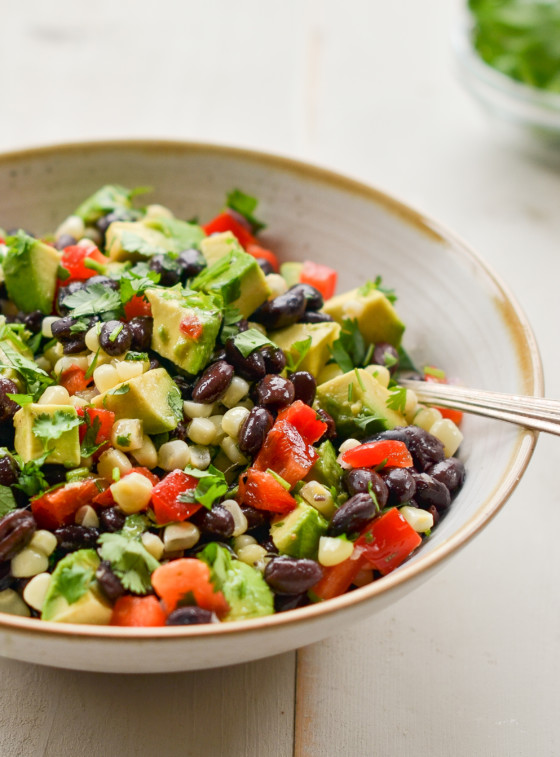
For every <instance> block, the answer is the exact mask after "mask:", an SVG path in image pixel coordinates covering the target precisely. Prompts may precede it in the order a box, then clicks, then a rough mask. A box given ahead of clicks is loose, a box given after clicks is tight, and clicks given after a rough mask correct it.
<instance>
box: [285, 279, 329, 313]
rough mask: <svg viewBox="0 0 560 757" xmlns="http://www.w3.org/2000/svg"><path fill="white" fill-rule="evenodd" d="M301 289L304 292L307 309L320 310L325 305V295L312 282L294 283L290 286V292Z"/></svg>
mask: <svg viewBox="0 0 560 757" xmlns="http://www.w3.org/2000/svg"><path fill="white" fill-rule="evenodd" d="M296 290H299V291H300V292H302V294H303V296H304V297H305V301H306V306H305V309H306V310H320V309H321V308H322V307H323V295H322V294H321V292H320V291H319V290H318V289H315V287H313V286H311V284H294V285H293V286H291V287H290V288H289V290H288V291H289V292H294V291H296Z"/></svg>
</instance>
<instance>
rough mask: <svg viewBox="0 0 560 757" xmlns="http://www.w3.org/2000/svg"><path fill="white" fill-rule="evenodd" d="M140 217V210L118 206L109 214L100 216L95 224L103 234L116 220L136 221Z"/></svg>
mask: <svg viewBox="0 0 560 757" xmlns="http://www.w3.org/2000/svg"><path fill="white" fill-rule="evenodd" d="M137 218H138V211H137V210H132V209H128V208H116V209H115V210H112V211H111V212H110V213H107V215H104V216H101V218H98V219H97V221H96V223H95V225H96V226H97V228H98V229H99V231H100V232H101V233H102V234H105V232H106V231H107V229H108V228H109V226H110V225H111V224H112V223H114V222H115V221H135V220H136V219H137Z"/></svg>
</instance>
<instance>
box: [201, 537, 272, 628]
mask: <svg viewBox="0 0 560 757" xmlns="http://www.w3.org/2000/svg"><path fill="white" fill-rule="evenodd" d="M199 557H200V558H201V559H202V560H204V562H205V563H207V564H208V565H209V566H210V570H211V575H212V583H213V584H214V586H215V588H216V590H217V591H222V592H223V594H224V596H225V598H226V600H227V603H228V604H229V607H230V610H229V612H228V614H227V615H226V616H225V618H224V620H225V621H232V620H247V619H248V618H260V617H262V616H263V615H272V613H273V612H274V597H273V594H272V591H271V590H270V588H269V587H268V584H267V583H266V581H265V580H264V578H263V577H262V574H261V572H260V571H259V570H257V569H256V568H252V567H251V566H250V565H247V564H246V563H244V562H241V560H235V559H234V558H233V557H232V556H231V555H230V553H229V552H228V550H227V549H224V547H220V546H218V545H217V544H216V543H215V542H212V543H210V544H208V546H207V547H205V548H204V550H203V551H202V552H200V554H199Z"/></svg>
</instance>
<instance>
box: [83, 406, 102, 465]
mask: <svg viewBox="0 0 560 757" xmlns="http://www.w3.org/2000/svg"><path fill="white" fill-rule="evenodd" d="M84 422H85V425H86V433H85V436H84V439H83V441H82V444H81V447H80V454H81V456H82V457H91V455H93V454H94V453H95V452H97V450H98V449H99V448H100V447H102V446H103V445H104V444H105V442H104V441H102V442H99V444H97V443H96V440H97V434H98V433H99V429H100V428H101V421H100V420H99V417H98V416H97V415H95V416H94V417H93V420H92V418H91V415H90V414H89V413H88V412H85V413H84Z"/></svg>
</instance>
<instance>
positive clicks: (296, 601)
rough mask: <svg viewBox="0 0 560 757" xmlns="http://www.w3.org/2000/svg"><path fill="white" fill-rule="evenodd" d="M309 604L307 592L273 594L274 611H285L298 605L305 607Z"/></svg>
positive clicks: (294, 608)
mask: <svg viewBox="0 0 560 757" xmlns="http://www.w3.org/2000/svg"><path fill="white" fill-rule="evenodd" d="M308 604H309V597H308V596H307V592H303V594H285V595H283V594H275V595H274V611H275V612H286V611H287V610H296V609H297V608H298V607H305V605H308Z"/></svg>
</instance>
